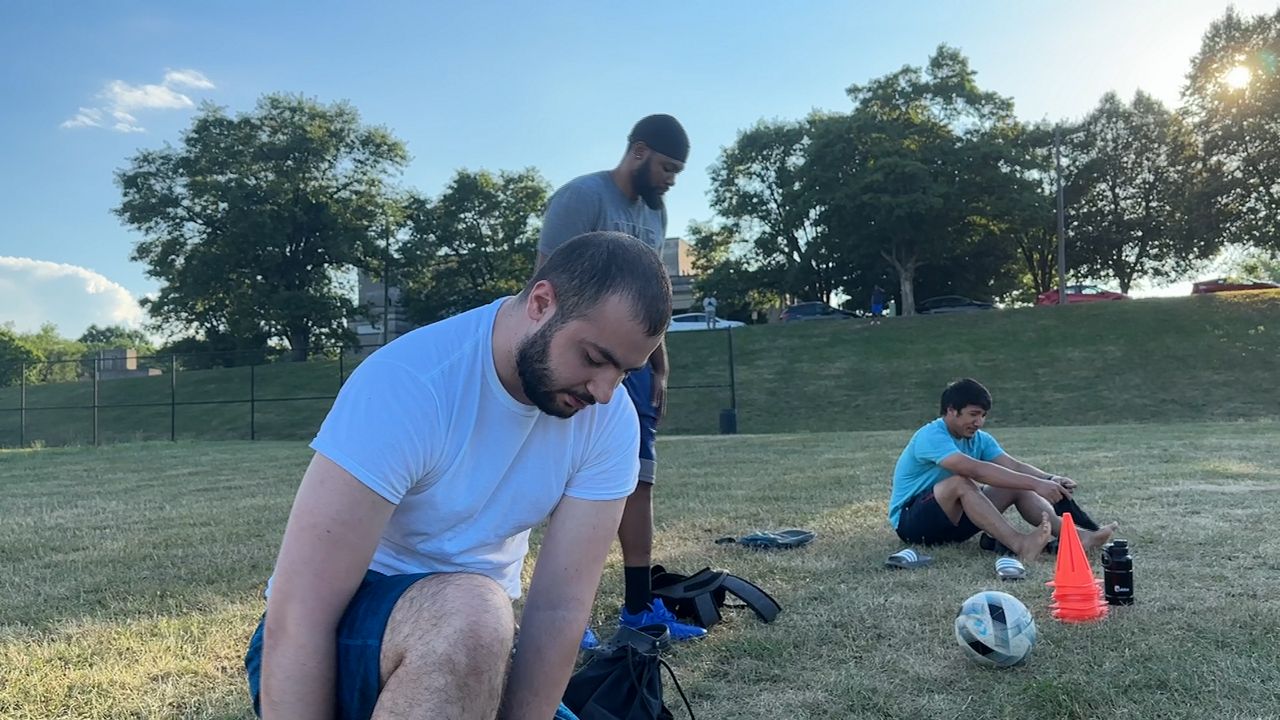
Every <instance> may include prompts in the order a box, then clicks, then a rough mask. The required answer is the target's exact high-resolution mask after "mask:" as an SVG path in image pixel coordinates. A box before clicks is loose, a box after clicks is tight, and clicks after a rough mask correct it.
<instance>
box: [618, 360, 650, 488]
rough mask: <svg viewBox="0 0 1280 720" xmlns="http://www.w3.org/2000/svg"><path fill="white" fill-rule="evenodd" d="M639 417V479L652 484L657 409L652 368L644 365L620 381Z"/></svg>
mask: <svg viewBox="0 0 1280 720" xmlns="http://www.w3.org/2000/svg"><path fill="white" fill-rule="evenodd" d="M622 384H623V387H625V388H626V389H627V394H628V395H630V396H631V402H632V403H634V404H635V406H636V414H637V415H639V416H640V459H641V460H642V461H644V460H647V461H649V462H648V463H644V462H642V463H641V469H640V479H641V481H643V482H653V462H654V461H656V460H657V459H658V451H657V442H658V409H657V408H655V407H654V406H653V368H651V367H650V366H648V365H645V366H644V367H643V368H641V369H640V370H636V371H635V372H633V373H630V374H628V375H627V379H626V380H623V381H622Z"/></svg>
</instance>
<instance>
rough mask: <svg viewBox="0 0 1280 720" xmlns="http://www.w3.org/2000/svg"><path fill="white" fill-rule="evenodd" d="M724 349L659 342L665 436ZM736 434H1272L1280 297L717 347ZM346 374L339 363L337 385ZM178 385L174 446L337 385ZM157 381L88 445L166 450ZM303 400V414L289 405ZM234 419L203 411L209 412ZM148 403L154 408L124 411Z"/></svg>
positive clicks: (289, 368) (793, 336)
mask: <svg viewBox="0 0 1280 720" xmlns="http://www.w3.org/2000/svg"><path fill="white" fill-rule="evenodd" d="M727 340H728V338H727V337H726V334H725V333H680V334H676V335H673V336H672V337H671V338H670V348H671V358H672V385H673V386H674V388H673V390H672V391H671V397H670V409H669V413H668V417H667V420H666V422H665V432H666V433H668V434H693V433H714V432H716V431H717V427H718V424H717V423H718V415H719V412H720V409H721V408H725V407H728V406H729V403H730V397H729V390H728V388H727V387H695V388H690V387H687V386H708V385H725V384H727V383H728V378H729V371H728V352H727V342H726V341H727ZM733 343H734V349H735V372H736V379H737V404H738V418H739V419H738V425H739V430H740V431H741V432H743V433H779V432H802V431H826V430H875V429H901V428H909V427H912V426H915V425H917V424H919V423H921V422H923V421H925V420H927V419H928V418H930V417H932V416H933V415H934V414H935V413H936V411H937V407H936V404H937V399H938V394H939V392H940V391H941V389H942V387H943V385H945V384H946V383H947V382H948V381H949V380H951V379H954V378H957V377H961V376H966V375H968V376H972V377H975V378H977V379H979V380H981V381H982V382H983V383H985V384H986V385H987V386H988V387H990V388H991V390H992V392H993V393H994V395H995V399H996V400H995V401H996V405H995V408H994V413H993V417H992V421H993V423H994V424H998V425H1004V426H1037V425H1041V426H1044V425H1049V426H1052V425H1100V424H1112V423H1132V422H1162V423H1163V422H1180V421H1184V420H1194V421H1203V420H1236V419H1257V418H1280V291H1263V292H1249V293H1232V294H1221V295H1216V296H1215V295H1208V296H1194V297H1184V298H1168V299H1152V300H1139V301H1133V302H1118V303H1100V304H1096V305H1077V306H1068V307H1048V308H1024V309H1017V310H1003V311H998V312H985V313H974V314H968V315H953V316H945V315H944V316H925V317H913V318H894V319H891V320H887V321H885V322H884V323H882V324H880V325H877V326H871V325H869V324H867V323H866V322H865V321H862V320H844V321H830V322H812V323H800V324H795V325H769V326H758V327H748V328H744V329H742V330H737V331H734V336H733ZM351 366H352V362H351V361H350V360H348V361H346V362H345V363H344V368H343V369H344V370H345V372H347V373H349V372H350V370H351ZM252 372H253V386H254V393H253V394H254V397H255V398H256V402H255V403H254V406H253V407H252V413H251V408H250V405H249V402H248V400H249V397H250V370H249V369H248V368H231V369H217V370H202V371H190V372H179V373H178V376H177V381H176V383H175V388H174V390H173V395H174V397H175V398H176V399H177V401H178V402H180V403H181V402H189V403H207V404H199V405H185V406H178V407H177V408H176V411H175V413H174V417H173V418H172V419H173V423H174V428H175V430H176V434H177V436H178V437H179V438H210V439H231V438H248V437H249V434H250V420H251V414H252V422H253V430H254V434H255V436H256V437H258V438H260V439H264V438H271V439H303V438H308V437H310V436H311V434H312V433H314V431H315V428H316V427H317V426H318V424H319V422H320V420H321V419H322V418H323V417H324V413H325V411H326V410H327V408H328V407H329V404H330V402H331V398H332V396H333V394H334V393H335V392H336V390H337V388H338V384H339V367H338V363H337V361H313V362H309V363H298V364H291V363H277V364H272V365H266V366H259V367H258V368H256V369H255V370H253V371H252ZM170 381H171V379H170V378H169V377H168V376H167V375H165V376H160V377H152V378H136V379H129V380H114V381H109V382H102V383H101V384H100V387H99V403H100V405H102V406H104V407H102V408H100V409H99V411H98V416H99V431H100V439H101V440H102V441H103V442H118V441H123V440H135V439H168V437H169V434H170V422H171V417H170V408H169V406H168V403H169V400H170V393H171V390H170ZM18 395H19V394H18V389H17V388H6V389H3V390H0V446H14V445H17V444H18V441H19V413H18V412H17V411H16V408H17V407H18V405H19V396H18ZM92 398H93V388H92V384H91V383H84V382H82V383H68V384H61V385H47V386H36V387H31V388H28V390H27V405H28V407H29V408H41V407H45V408H47V407H53V406H67V405H75V406H84V405H90V404H91V403H92ZM298 398H314V399H298ZM227 400H232V401H237V402H235V403H234V404H212V403H216V402H221V401H227ZM148 403H158V404H159V405H157V406H155V407H138V405H145V404H148ZM26 420H27V421H26V426H27V432H26V438H27V441H28V442H32V441H38V442H43V443H45V444H49V445H60V444H67V443H89V442H92V437H93V434H92V433H93V425H92V411H90V410H88V409H75V410H53V409H29V410H28V411H27V419H26Z"/></svg>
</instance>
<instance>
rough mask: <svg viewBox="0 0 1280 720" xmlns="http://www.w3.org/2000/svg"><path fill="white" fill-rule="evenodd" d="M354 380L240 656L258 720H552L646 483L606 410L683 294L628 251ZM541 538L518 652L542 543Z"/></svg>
mask: <svg viewBox="0 0 1280 720" xmlns="http://www.w3.org/2000/svg"><path fill="white" fill-rule="evenodd" d="M564 250H565V252H564V253H562V254H560V255H557V256H555V257H554V258H552V259H551V260H550V261H549V262H547V263H546V264H545V265H543V266H542V267H541V268H540V269H539V270H538V271H537V272H536V273H535V274H534V276H533V278H532V279H531V280H530V281H529V283H528V284H527V285H526V286H525V288H524V290H523V291H522V292H521V293H520V294H519V295H517V296H515V297H508V298H501V299H499V300H496V301H494V302H493V303H490V304H489V305H486V306H484V307H480V308H476V309H475V310H471V311H468V312H465V313H462V314H461V315H457V316H455V317H452V318H449V319H447V320H442V321H440V322H437V323H434V324H432V325H428V326H426V327H423V328H419V329H418V330H414V331H413V332H411V333H408V334H407V335H404V336H403V337H400V338H398V339H397V340H395V342H392V343H390V344H389V345H387V346H385V347H383V348H381V349H379V350H378V351H377V352H375V353H373V355H371V356H370V357H369V359H367V360H365V361H364V362H363V363H361V365H360V367H358V368H357V369H356V370H355V372H354V373H352V375H351V377H350V378H349V379H348V380H347V382H346V384H344V385H343V386H342V390H341V391H340V392H339V393H338V398H337V400H335V401H334V404H333V407H332V408H331V409H330V410H329V414H328V415H327V416H326V417H325V420H324V423H323V424H322V425H321V426H320V431H319V433H317V435H316V437H315V440H313V441H312V442H311V448H312V449H313V450H314V451H315V455H314V457H313V458H312V460H311V464H310V466H309V467H308V468H307V471H306V474H305V475H304V476H303V478H302V484H301V485H300V486H299V488H298V493H297V496H296V498H295V499H294V502H293V509H292V511H291V512H290V513H289V521H288V523H287V525H286V527H285V530H284V540H283V542H282V543H281V546H280V554H279V556H278V558H277V560H276V566H275V572H274V574H273V575H272V577H271V580H270V582H269V583H268V586H267V587H268V600H267V612H266V615H265V616H264V619H263V622H262V623H261V624H259V626H258V629H257V631H256V632H255V633H254V635H253V638H252V640H251V641H250V646H249V651H248V653H247V654H246V656H245V668H246V670H247V671H248V675H249V690H250V695H251V697H252V699H253V705H254V710H255V711H256V712H258V713H259V714H260V715H261V716H262V717H264V718H266V719H267V720H284V719H286V718H306V719H307V720H314V719H317V718H318V719H321V720H328V719H329V718H339V719H340V720H368V719H369V718H371V717H374V716H376V717H379V718H407V717H432V718H455V719H458V720H469V719H474V720H482V719H483V720H492V719H493V718H494V717H501V718H503V720H515V719H518V720H524V719H525V718H531V719H533V720H549V718H551V717H552V715H554V714H555V713H556V709H557V706H558V705H559V702H560V697H561V695H562V694H563V693H564V689H565V686H566V685H567V684H568V681H569V675H570V673H571V672H572V670H573V663H574V660H575V658H576V657H577V653H578V640H579V636H578V630H577V628H580V627H582V626H583V625H584V624H586V622H587V618H588V617H589V616H590V613H591V606H592V603H593V602H594V600H595V595H596V590H597V586H598V584H599V582H600V573H601V570H602V569H603V567H604V561H605V558H606V557H607V556H608V554H609V547H610V546H611V545H612V544H613V537H614V533H615V532H617V528H618V521H619V520H620V519H621V517H622V510H623V507H624V506H625V504H626V498H627V497H628V496H630V495H631V492H632V490H633V489H634V488H635V484H636V473H637V465H638V464H639V463H638V462H637V455H636V448H637V445H638V444H639V432H637V429H636V423H635V412H634V410H633V409H632V406H631V400H630V398H628V397H627V396H626V395H625V394H623V393H618V392H615V390H616V389H617V387H618V385H619V384H621V382H622V378H623V376H625V375H626V374H627V373H628V372H629V371H631V370H633V369H635V368H639V367H641V366H643V365H644V364H645V363H646V362H648V359H649V356H650V355H651V354H652V353H653V350H654V348H656V347H657V346H658V343H659V342H660V341H661V338H662V334H663V332H664V331H665V329H666V327H667V323H668V322H669V321H670V314H671V286H670V284H669V282H668V280H667V275H666V272H665V271H664V270H663V267H662V264H661V263H660V262H658V260H657V258H655V257H654V255H653V253H652V252H651V251H650V250H649V248H648V247H646V246H644V245H643V244H641V243H640V242H639V241H637V240H636V239H635V238H632V237H628V236H625V235H621V234H619V233H591V234H589V235H585V236H583V237H578V238H575V239H573V240H572V241H570V242H569V243H567V244H566V245H565V247H564ZM548 517H549V518H550V521H549V522H548V524H547V528H546V534H545V535H544V537H543V541H542V549H541V551H540V552H539V554H538V559H537V563H536V565H535V566H534V571H533V579H532V581H531V582H530V584H529V594H528V601H527V602H526V603H525V606H524V612H523V615H522V617H521V622H520V637H519V640H518V642H516V646H515V653H514V656H513V654H512V638H513V636H514V632H515V618H514V614H513V610H512V604H511V600H512V599H513V598H515V597H518V596H519V595H520V590H521V582H520V571H521V567H522V566H523V564H524V557H525V555H526V554H527V553H528V547H529V544H528V543H529V529H530V528H532V527H533V526H535V525H538V524H539V523H541V522H542V521H543V520H545V519H547V518H548Z"/></svg>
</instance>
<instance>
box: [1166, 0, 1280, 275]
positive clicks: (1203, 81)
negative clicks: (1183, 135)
mask: <svg viewBox="0 0 1280 720" xmlns="http://www.w3.org/2000/svg"><path fill="white" fill-rule="evenodd" d="M1183 98H1184V99H1185V101H1186V108H1187V111H1188V113H1189V115H1190V117H1191V120H1192V122H1193V124H1194V127H1195V130H1196V133H1197V135H1198V136H1199V139H1200V142H1201V143H1202V144H1203V150H1204V154H1205V156H1206V157H1207V158H1208V160H1209V162H1210V163H1212V168H1211V172H1210V174H1209V177H1210V178H1211V179H1212V180H1213V181H1214V182H1213V184H1212V185H1211V186H1210V187H1209V188H1208V190H1209V191H1208V193H1207V195H1208V197H1209V198H1211V205H1212V209H1213V211H1214V213H1213V216H1212V217H1211V220H1212V221H1214V226H1213V227H1214V231H1215V232H1216V234H1218V235H1219V236H1220V238H1221V240H1222V241H1223V242H1226V243H1233V244H1248V245H1255V246H1258V247H1264V248H1268V249H1270V250H1280V10H1277V11H1276V12H1274V13H1272V14H1270V15H1258V16H1255V17H1250V18H1245V17H1241V16H1240V15H1239V14H1238V13H1236V11H1235V10H1234V9H1228V10H1227V12H1226V13H1225V14H1224V15H1223V16H1222V17H1221V18H1219V19H1218V20H1217V21H1215V22H1214V23H1213V24H1212V25H1211V26H1210V27H1209V30H1208V31H1207V32H1206V33H1205V35H1204V38H1203V40H1202V41H1201V44H1200V51H1199V52H1198V53H1197V54H1196V56H1195V57H1194V58H1193V59H1192V60H1191V70H1190V72H1189V74H1188V76H1187V86H1186V88H1185V89H1184V90H1183Z"/></svg>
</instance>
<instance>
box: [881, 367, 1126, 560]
mask: <svg viewBox="0 0 1280 720" xmlns="http://www.w3.org/2000/svg"><path fill="white" fill-rule="evenodd" d="M990 410H991V393H989V392H988V391H987V389H986V388H985V387H983V386H982V385H981V384H979V383H978V382H977V381H976V380H970V379H964V380H958V381H956V382H954V383H951V384H950V385H948V386H947V388H946V390H944V391H943V392H942V403H941V408H940V413H941V415H942V416H941V417H939V418H938V419H937V420H934V421H933V422H931V423H929V424H928V425H925V426H924V427H922V428H920V429H919V430H917V431H916V434H915V435H913V436H912V438H911V442H909V443H907V447H906V449H904V450H903V451H902V455H901V456H899V457H898V464H897V466H896V467H895V468H894V470H893V493H892V495H891V497H890V499H889V523H890V524H891V525H893V527H894V529H895V530H896V531H897V533H898V537H900V538H902V540H904V541H905V542H908V543H920V544H923V545H940V544H943V543H953V542H963V541H965V540H967V539H969V537H971V536H972V535H974V534H975V533H977V532H978V531H980V530H985V531H986V532H987V533H988V534H990V535H991V536H992V537H994V538H995V539H996V540H998V541H1000V542H1001V543H1004V545H1005V546H1006V547H1008V548H1010V549H1011V550H1013V551H1014V552H1015V553H1017V554H1018V556H1019V557H1020V558H1022V559H1023V560H1030V559H1034V558H1035V557H1036V556H1037V555H1039V554H1040V551H1041V550H1043V549H1044V546H1045V545H1046V544H1048V542H1049V540H1050V538H1051V537H1055V536H1057V534H1058V532H1059V530H1060V528H1061V526H1062V522H1061V520H1060V518H1059V517H1058V516H1057V514H1056V513H1055V512H1054V509H1053V503H1056V502H1058V501H1060V500H1062V499H1063V498H1064V497H1070V496H1071V494H1072V492H1073V491H1074V490H1075V487H1076V483H1075V481H1074V480H1072V479H1071V478H1068V477H1063V476H1060V475H1053V474H1051V473H1047V472H1045V471H1043V470H1041V469H1039V468H1037V467H1035V466H1032V465H1028V464H1027V463H1024V462H1022V461H1021V460H1018V459H1017V458H1015V457H1013V456H1012V455H1009V454H1008V453H1006V452H1005V451H1004V450H1003V449H1002V448H1001V447H1000V444H999V443H997V442H996V439H995V438H994V437H992V436H991V435H990V434H989V433H987V432H985V431H983V430H982V426H983V424H984V423H985V422H986V419H987V412H988V411H990ZM1011 506H1014V507H1017V508H1018V514H1019V515H1021V516H1022V517H1023V519H1024V520H1026V521H1027V522H1029V523H1031V524H1032V525H1035V526H1036V527H1035V529H1033V530H1032V531H1031V532H1029V533H1022V532H1019V531H1018V530H1016V529H1014V527H1013V526H1012V525H1010V524H1009V522H1008V521H1007V520H1005V518H1004V511H1005V510H1007V509H1009V507H1011ZM1115 530H1116V525H1115V523H1112V524H1110V525H1105V526H1103V527H1101V528H1099V529H1098V530H1085V529H1083V528H1077V531H1078V532H1079V534H1080V540H1081V542H1082V543H1083V544H1084V546H1085V548H1086V549H1088V548H1095V547H1099V546H1101V545H1102V544H1103V543H1105V542H1106V541H1107V540H1108V539H1109V538H1110V537H1111V535H1112V533H1114V532H1115Z"/></svg>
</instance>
